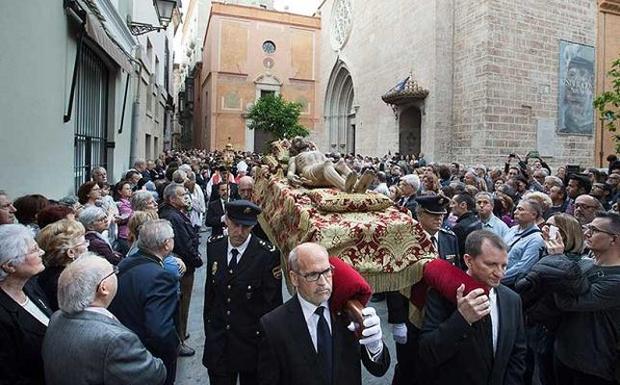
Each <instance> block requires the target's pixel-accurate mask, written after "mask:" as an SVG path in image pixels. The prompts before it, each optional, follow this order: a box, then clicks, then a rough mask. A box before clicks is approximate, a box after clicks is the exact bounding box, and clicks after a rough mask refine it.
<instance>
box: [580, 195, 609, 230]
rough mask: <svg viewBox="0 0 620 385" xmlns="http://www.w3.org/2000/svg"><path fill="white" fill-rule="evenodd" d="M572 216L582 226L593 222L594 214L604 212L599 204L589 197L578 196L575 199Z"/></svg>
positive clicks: (596, 200)
mask: <svg viewBox="0 0 620 385" xmlns="http://www.w3.org/2000/svg"><path fill="white" fill-rule="evenodd" d="M573 207H574V209H575V212H574V213H573V215H574V216H575V218H576V219H577V220H578V221H579V223H580V224H581V225H582V226H584V225H587V224H589V223H590V222H592V221H593V220H594V217H596V214H598V213H599V212H602V211H605V210H604V208H603V205H602V204H601V202H600V201H599V200H598V199H596V198H595V197H593V196H591V195H586V194H584V195H579V196H578V197H577V198H575V204H574V205H573Z"/></svg>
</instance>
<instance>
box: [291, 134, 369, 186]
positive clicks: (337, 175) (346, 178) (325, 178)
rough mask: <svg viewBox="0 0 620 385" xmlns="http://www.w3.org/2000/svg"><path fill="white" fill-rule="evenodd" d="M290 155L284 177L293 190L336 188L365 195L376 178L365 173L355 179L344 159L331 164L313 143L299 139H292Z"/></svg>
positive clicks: (355, 176)
mask: <svg viewBox="0 0 620 385" xmlns="http://www.w3.org/2000/svg"><path fill="white" fill-rule="evenodd" d="M289 154H290V158H289V161H288V172H287V176H286V177H287V179H288V180H289V182H290V183H291V185H293V186H294V187H299V186H302V185H303V186H306V187H336V188H338V189H339V190H341V191H344V192H347V193H364V192H366V190H367V189H368V186H369V185H370V183H372V181H373V179H374V176H375V175H374V172H373V171H372V170H366V172H364V175H362V177H360V178H358V175H357V173H356V172H355V171H353V170H351V169H350V168H349V166H347V164H346V163H345V161H344V159H342V158H341V159H340V160H338V162H336V163H335V164H334V163H333V162H332V161H331V160H329V159H327V157H325V155H323V153H321V152H320V151H318V150H317V148H316V145H315V144H314V143H312V142H310V141H309V140H305V139H304V138H302V137H301V136H297V137H295V138H293V140H292V141H291V147H290V149H289Z"/></svg>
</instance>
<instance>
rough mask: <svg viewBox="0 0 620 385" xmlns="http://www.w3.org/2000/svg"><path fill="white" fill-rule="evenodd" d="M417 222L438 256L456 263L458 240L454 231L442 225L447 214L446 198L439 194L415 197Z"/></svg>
mask: <svg viewBox="0 0 620 385" xmlns="http://www.w3.org/2000/svg"><path fill="white" fill-rule="evenodd" d="M416 201H417V202H418V207H417V209H416V212H417V214H418V215H417V217H418V222H420V226H422V228H423V229H424V231H425V232H426V234H427V236H428V237H429V238H430V240H431V242H432V243H433V246H434V247H435V251H436V252H437V254H439V257H440V258H443V259H446V260H448V261H450V262H451V263H452V264H453V265H457V263H458V258H457V256H458V255H459V242H458V238H457V237H456V234H454V232H452V231H450V230H448V229H446V228H444V227H442V226H441V225H442V223H443V220H444V216H445V215H446V214H447V210H446V206H447V205H448V204H449V200H448V198H446V197H444V196H441V195H433V196H421V197H418V198H416Z"/></svg>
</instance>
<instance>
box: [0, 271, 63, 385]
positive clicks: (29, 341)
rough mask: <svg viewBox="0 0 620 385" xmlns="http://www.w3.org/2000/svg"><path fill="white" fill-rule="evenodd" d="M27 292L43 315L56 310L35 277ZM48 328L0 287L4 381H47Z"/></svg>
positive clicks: (14, 384)
mask: <svg viewBox="0 0 620 385" xmlns="http://www.w3.org/2000/svg"><path fill="white" fill-rule="evenodd" d="M24 293H26V295H27V296H28V298H29V300H30V301H32V302H33V303H34V304H35V305H36V306H37V307H38V308H39V309H41V311H42V312H43V314H45V315H47V316H48V317H50V316H51V315H52V309H51V308H50V307H49V306H48V305H47V299H46V297H45V294H43V292H42V291H41V289H40V288H39V287H38V286H37V283H36V282H35V281H34V280H30V281H29V282H28V283H27V284H26V286H24ZM46 330H47V327H46V326H45V325H43V324H42V323H41V322H39V321H38V320H37V319H36V318H34V317H33V316H32V315H31V314H30V313H28V312H27V311H26V310H25V309H24V308H23V307H21V306H20V305H19V304H18V303H17V302H15V301H14V300H13V299H12V298H11V297H9V296H8V295H7V294H6V293H5V292H4V290H2V289H0V384H2V385H9V384H10V385H27V384H28V385H29V384H31V385H41V384H44V383H45V375H44V372H43V358H42V357H41V346H42V344H43V337H44V336H45V331H46Z"/></svg>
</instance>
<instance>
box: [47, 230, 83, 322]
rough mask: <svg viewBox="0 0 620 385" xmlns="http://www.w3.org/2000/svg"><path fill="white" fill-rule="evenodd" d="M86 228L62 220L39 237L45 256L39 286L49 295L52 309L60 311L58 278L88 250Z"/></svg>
mask: <svg viewBox="0 0 620 385" xmlns="http://www.w3.org/2000/svg"><path fill="white" fill-rule="evenodd" d="M85 232H86V231H85V230H84V226H82V224H81V223H80V222H78V221H74V220H71V219H62V220H60V221H58V222H54V223H52V224H49V225H47V226H45V228H43V229H42V230H41V232H40V233H39V235H37V243H38V244H39V246H41V248H42V249H43V250H45V256H44V258H43V262H44V263H45V267H46V269H45V271H43V273H41V274H39V284H40V285H41V288H42V289H43V291H44V292H45V295H47V299H48V300H49V304H50V306H51V308H52V309H53V310H54V311H56V310H58V299H57V297H56V291H57V289H58V277H59V276H60V273H62V271H63V270H64V268H65V266H67V265H68V264H70V263H71V262H73V260H75V259H77V258H79V257H80V255H82V254H84V253H85V252H86V251H87V250H88V241H87V240H86V238H85V237H84V234H85Z"/></svg>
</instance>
